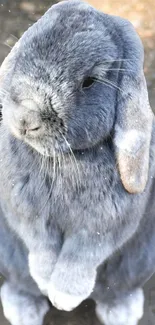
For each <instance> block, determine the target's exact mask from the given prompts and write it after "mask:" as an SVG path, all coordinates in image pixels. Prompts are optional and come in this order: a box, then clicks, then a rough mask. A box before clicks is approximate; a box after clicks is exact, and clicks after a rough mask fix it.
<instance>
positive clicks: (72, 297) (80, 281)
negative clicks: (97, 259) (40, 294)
mask: <svg viewBox="0 0 155 325" xmlns="http://www.w3.org/2000/svg"><path fill="white" fill-rule="evenodd" d="M86 273H87V272H86ZM87 275H88V274H87ZM87 275H86V274H82V273H81V274H80V272H77V273H76V272H75V273H74V274H73V272H72V271H71V268H70V270H69V271H68V272H66V273H63V272H62V273H61V272H58V273H57V274H56V273H55V272H54V273H53V275H52V277H51V281H50V283H49V287H48V297H49V300H50V301H51V303H52V304H53V305H54V306H55V307H56V308H57V309H59V310H65V311H71V310H73V309H74V308H76V307H77V306H78V305H80V304H81V303H82V301H83V300H85V299H87V298H88V297H89V296H90V294H91V293H92V291H93V288H94V284H95V274H93V275H92V276H91V277H90V275H89V276H87Z"/></svg>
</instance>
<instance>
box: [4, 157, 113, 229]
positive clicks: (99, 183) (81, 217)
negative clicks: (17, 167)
mask: <svg viewBox="0 0 155 325" xmlns="http://www.w3.org/2000/svg"><path fill="white" fill-rule="evenodd" d="M57 168H58V166H57ZM117 183H118V180H117V174H116V173H115V170H114V168H113V166H112V165H110V164H109V165H107V166H106V168H105V165H104V164H102V165H101V164H97V163H96V164H93V163H92V162H90V163H89V162H87V163H85V161H82V162H80V164H79V165H77V166H75V165H72V164H68V166H67V165H65V167H64V166H62V168H61V170H60V169H58V170H57V169H56V170H55V171H54V170H52V176H51V175H48V176H47V175H46V177H40V176H39V172H34V173H32V174H31V175H29V177H28V175H27V176H23V177H22V178H21V179H20V181H17V183H15V184H13V185H12V190H11V195H10V198H11V206H12V207H13V210H14V211H15V212H16V218H17V219H18V220H17V222H18V223H19V220H20V222H22V224H26V226H27V225H28V224H31V225H32V223H33V225H34V226H36V227H37V225H39V223H40V222H41V223H42V222H47V220H48V221H50V223H51V224H52V223H53V222H54V224H55V223H56V224H58V226H59V227H60V228H61V230H62V231H63V232H66V231H69V229H78V228H79V227H82V226H83V227H92V226H93V225H94V227H98V228H100V227H101V226H100V225H101V224H102V223H103V221H105V223H106V224H107V225H108V226H109V222H110V218H111V217H110V216H109V214H110V215H111V216H112V218H111V220H112V219H113V218H115V214H116V202H115V201H116V200H115V198H114V197H115V196H116V189H115V187H116V184H117ZM108 218H109V220H108Z"/></svg>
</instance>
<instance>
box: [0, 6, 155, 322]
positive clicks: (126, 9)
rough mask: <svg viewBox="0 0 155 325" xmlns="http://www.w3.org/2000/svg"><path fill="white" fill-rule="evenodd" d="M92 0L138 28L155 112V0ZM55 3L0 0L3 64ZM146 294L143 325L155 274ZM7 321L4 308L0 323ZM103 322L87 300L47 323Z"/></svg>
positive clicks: (154, 317) (154, 311) (151, 314)
mask: <svg viewBox="0 0 155 325" xmlns="http://www.w3.org/2000/svg"><path fill="white" fill-rule="evenodd" d="M54 2H56V1H53V3H54ZM88 2H90V3H91V4H92V5H94V6H96V7H97V8H98V9H101V10H103V11H104V12H106V13H110V14H114V15H118V16H122V17H125V18H128V19H129V20H130V21H131V22H132V23H133V25H134V26H135V28H136V29H137V31H138V33H139V35H140V37H141V38H142V41H143V44H144V47H145V67H144V69H145V75H146V79H147V85H148V89H149V97H150V102H151V106H152V108H153V110H154V111H155V0H130V1H129V0H89V1H88ZM51 5H52V1H50V0H44V1H41V0H33V1H28V0H27V1H26V0H23V1H22V0H17V1H14V0H0V63H1V62H2V61H3V59H4V58H5V56H6V55H7V54H8V53H9V51H10V48H11V47H12V46H13V45H14V44H15V43H16V41H17V39H19V38H20V36H21V35H22V33H23V32H24V31H25V30H26V29H27V28H28V27H29V26H30V25H31V24H33V23H34V22H35V21H36V20H37V19H38V18H39V17H40V16H41V15H42V14H43V13H44V12H45V11H46V10H47V9H48V8H49V7H50V6H51ZM145 296H146V303H145V313H144V317H143V320H142V321H141V322H140V324H139V325H155V276H154V277H153V278H152V279H151V280H150V281H149V282H148V283H147V284H146V285H145ZM7 324H8V323H7V321H6V320H4V317H3V314H2V310H1V308H0V325H7ZM99 324H100V323H99V322H98V320H97V319H96V317H95V314H94V304H93V302H92V301H86V302H84V303H83V304H82V306H80V307H79V308H77V309H76V310H75V311H73V312H71V313H65V312H59V311H57V310H56V309H52V310H51V312H50V313H49V315H48V316H47V318H46V320H45V325H99ZM116 325H117V324H116ZM124 325H125V324H124Z"/></svg>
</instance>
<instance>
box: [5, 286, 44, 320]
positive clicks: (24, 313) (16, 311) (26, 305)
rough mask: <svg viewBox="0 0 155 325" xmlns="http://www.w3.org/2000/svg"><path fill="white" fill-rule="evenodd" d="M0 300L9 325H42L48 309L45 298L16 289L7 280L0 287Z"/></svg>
mask: <svg viewBox="0 0 155 325" xmlns="http://www.w3.org/2000/svg"><path fill="white" fill-rule="evenodd" d="M1 301H2V306H3V312H4V316H5V317H6V319H7V320H8V321H9V322H10V323H11V325H43V320H44V316H45V314H46V313H47V311H48V309H49V305H48V301H47V300H46V298H44V297H43V296H40V297H35V296H32V295H29V294H27V293H25V292H23V291H18V290H16V288H15V287H14V286H12V284H10V283H9V282H5V283H4V284H3V286H2V288H1Z"/></svg>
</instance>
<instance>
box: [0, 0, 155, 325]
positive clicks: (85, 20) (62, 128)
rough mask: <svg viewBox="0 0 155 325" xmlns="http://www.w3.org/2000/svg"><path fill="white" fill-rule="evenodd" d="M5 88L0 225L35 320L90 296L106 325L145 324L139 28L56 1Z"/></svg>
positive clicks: (148, 139) (146, 214) (6, 68)
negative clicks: (52, 308)
mask: <svg viewBox="0 0 155 325" xmlns="http://www.w3.org/2000/svg"><path fill="white" fill-rule="evenodd" d="M0 88H1V90H0V92H1V97H2V122H1V127H0V139H1V140H0V158H1V159H0V170H1V175H0V189H1V190H0V202H1V209H2V211H3V216H2V221H1V222H2V227H4V228H5V229H6V227H8V228H7V229H8V230H7V231H8V235H6V236H8V238H13V239H8V240H12V246H14V247H18V249H17V254H16V256H15V257H14V259H15V262H14V261H12V257H11V258H10V257H9V250H10V248H9V245H8V247H6V256H7V260H9V261H10V262H9V263H10V265H12V264H11V263H15V264H16V259H19V273H20V274H21V275H20V279H23V288H28V290H27V291H24V289H22V293H23V292H24V293H23V294H26V295H27V296H26V297H27V301H28V300H29V301H31V298H32V300H33V302H32V305H33V307H34V315H33V316H35V310H37V302H36V299H39V300H38V301H39V302H38V304H39V305H42V306H43V308H41V311H42V316H41V318H40V319H41V322H42V319H43V316H44V314H45V313H46V311H47V309H48V304H47V301H46V298H44V297H43V295H44V296H47V297H48V298H49V300H50V301H51V302H52V304H53V305H54V306H55V307H57V308H58V309H62V310H66V311H70V310H72V309H74V308H75V307H76V306H78V305H79V304H80V303H81V302H82V301H83V300H84V299H86V298H87V297H91V298H93V299H94V300H95V302H96V312H97V315H98V317H99V319H100V321H101V323H103V322H104V324H105V325H114V324H116V319H117V325H136V324H137V323H138V320H139V319H140V318H141V317H142V314H143V303H144V297H143V292H142V289H141V288H140V287H141V286H142V284H143V283H144V282H145V281H146V280H147V279H148V278H149V277H150V276H151V275H152V273H153V272H154V268H155V261H154V260H155V254H154V252H153V248H154V244H155V238H154V237H155V235H154V234H155V231H154V227H155V226H154V208H155V203H154V200H153V194H154V191H155V189H154V188H155V182H154V175H155V150H154V148H155V134H154V119H153V114H152V111H151V109H150V106H149V101H148V94H147V88H146V82H145V77H144V74H143V46H142V44H141V41H140V39H139V37H138V35H137V34H136V32H135V30H134V28H133V27H132V25H131V24H130V23H129V22H128V21H126V20H124V19H122V18H119V17H114V16H109V15H106V14H104V13H102V12H99V11H97V10H95V9H94V8H93V7H91V6H90V5H88V4H87V3H83V2H81V1H64V2H61V3H59V4H57V5H54V6H52V8H51V9H49V10H48V11H47V13H46V14H45V15H44V16H43V17H42V18H41V19H40V20H39V21H38V22H37V23H36V24H34V25H33V26H32V27H31V28H29V29H28V31H26V33H25V34H24V35H23V36H22V38H21V39H20V40H19V42H18V43H17V44H16V45H15V47H14V48H13V50H12V51H11V53H10V54H9V56H8V57H7V58H6V60H5V61H4V63H3V65H2V67H1V71H0ZM3 219H5V221H4V220H3ZM4 223H5V226H4ZM9 231H10V232H11V234H14V235H10V234H9ZM10 236H11V237H10ZM12 236H13V237H12ZM14 241H15V243H14ZM18 250H19V252H18ZM22 250H23V251H24V256H25V257H23V254H22ZM19 256H20V257H19ZM20 259H21V262H20ZM5 264H7V263H5ZM27 264H28V266H27ZM22 265H25V268H26V274H27V275H26V276H25V275H23V274H22V272H23V266H22ZM17 267H18V264H17ZM8 268H9V267H8ZM2 270H3V267H2ZM29 272H30V275H31V276H30V275H29ZM4 273H5V274H6V278H8V279H10V275H7V273H8V274H10V269H9V270H7V271H6V272H4ZM5 274H4V275H5ZM13 274H15V275H14V277H17V275H16V271H14V272H13ZM17 274H18V270H17ZM31 277H32V278H33V280H35V282H36V283H37V285H38V288H39V289H38V288H37V287H36V285H35V283H34V282H33V280H32V278H31ZM27 281H28V283H29V284H28V285H26V283H27ZM21 282H22V281H21ZM31 282H32V284H33V285H32V286H31ZM12 283H13V280H12V279H11V280H10V282H8V283H7V284H4V286H3V287H2V292H1V297H2V303H3V307H4V311H5V315H6V317H7V318H9V317H10V316H9V315H8V314H9V311H8V310H9V309H8V307H7V304H9V303H10V301H9V303H8V302H7V297H9V295H10V294H8V292H9V290H10V287H11V286H12V285H13V284H12ZM13 288H14V289H13V290H14V291H13V294H15V295H16V294H17V295H18V299H17V300H20V295H21V289H18V286H17V291H18V292H17V293H16V285H15V284H14V286H13ZM29 288H31V289H32V291H33V292H31V291H29ZM107 288H108V289H107ZM39 290H40V291H39ZM41 293H42V294H41ZM8 299H9V298H8ZM12 301H13V303H14V304H15V299H12ZM21 301H22V299H21ZM30 304H31V302H30ZM21 305H22V304H21ZM23 305H24V303H23ZM14 308H15V309H16V306H15V305H14ZM25 312H26V309H25ZM18 313H19V314H20V311H19V308H18V311H17V309H16V313H15V314H16V318H18V319H19V317H18V316H17V314H18ZM30 314H32V313H30ZM9 319H11V320H10V321H11V322H12V324H13V325H18V324H20V321H19V322H18V321H16V320H15V317H14V316H12V318H9ZM37 321H38V320H37ZM37 321H36V323H33V324H35V325H40V323H39V321H38V323H37ZM23 324H24V325H31V324H32V320H31V316H29V318H27V321H26V322H25V323H23Z"/></svg>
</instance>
